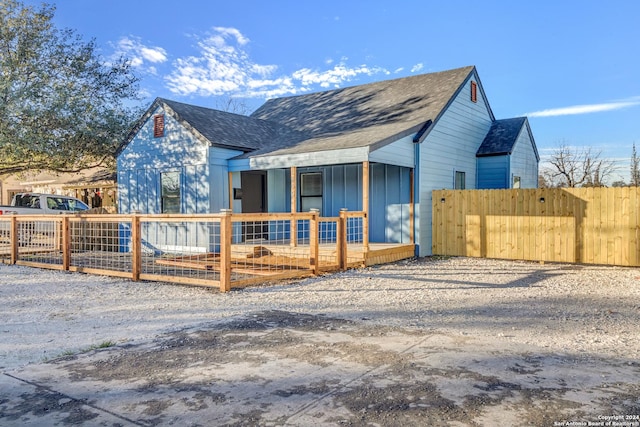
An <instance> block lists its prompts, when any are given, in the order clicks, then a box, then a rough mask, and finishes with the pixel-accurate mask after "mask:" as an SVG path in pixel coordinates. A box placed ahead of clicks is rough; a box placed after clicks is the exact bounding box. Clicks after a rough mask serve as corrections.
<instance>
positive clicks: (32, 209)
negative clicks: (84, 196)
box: [0, 193, 89, 246]
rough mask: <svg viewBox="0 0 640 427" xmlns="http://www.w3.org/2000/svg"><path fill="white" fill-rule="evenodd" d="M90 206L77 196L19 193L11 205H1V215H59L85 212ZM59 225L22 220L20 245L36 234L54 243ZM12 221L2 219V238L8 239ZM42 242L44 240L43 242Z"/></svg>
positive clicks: (0, 223) (30, 240) (0, 236)
mask: <svg viewBox="0 0 640 427" xmlns="http://www.w3.org/2000/svg"><path fill="white" fill-rule="evenodd" d="M88 209H89V206H87V205H86V204H84V203H83V202H82V201H80V200H78V199H76V198H75V197H69V196H58V195H55V194H39V193H18V194H16V195H15V196H13V200H11V205H10V206H0V215H58V214H70V213H77V212H84V211H87V210H88ZM56 234H57V227H56V225H55V223H54V222H53V221H26V222H23V221H20V223H19V226H18V241H19V244H20V246H24V245H28V244H30V243H32V242H33V239H34V237H36V236H45V237H46V238H47V244H53V243H52V242H54V241H55V238H56ZM9 235H10V223H9V222H8V221H0V239H2V240H3V241H4V240H6V239H8V238H9ZM41 243H42V242H41Z"/></svg>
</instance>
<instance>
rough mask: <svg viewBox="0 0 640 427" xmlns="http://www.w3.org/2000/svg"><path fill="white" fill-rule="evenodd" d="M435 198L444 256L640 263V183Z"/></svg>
mask: <svg viewBox="0 0 640 427" xmlns="http://www.w3.org/2000/svg"><path fill="white" fill-rule="evenodd" d="M432 197H433V200H434V203H433V223H432V226H433V236H434V240H433V253H434V254H436V255H454V256H474V257H487V258H504V259H524V260H532V261H534V260H535V261H553V262H572V263H573V262H579V263H587V264H610V265H622V266H640V245H639V244H638V238H640V212H639V211H640V209H638V204H639V203H640V187H630V188H573V189H562V188H554V189H514V190H463V191H450V190H436V191H434V192H433V196H432ZM441 200H444V202H440V201H441ZM436 201H437V202H436Z"/></svg>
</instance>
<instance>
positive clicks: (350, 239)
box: [345, 214, 365, 264]
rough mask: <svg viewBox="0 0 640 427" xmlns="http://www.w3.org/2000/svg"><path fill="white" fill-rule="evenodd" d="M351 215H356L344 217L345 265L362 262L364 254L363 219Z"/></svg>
mask: <svg viewBox="0 0 640 427" xmlns="http://www.w3.org/2000/svg"><path fill="white" fill-rule="evenodd" d="M351 215H358V214H350V215H349V216H347V217H346V224H345V227H346V237H347V264H353V263H359V262H363V261H364V252H365V248H364V247H363V245H364V217H363V216H351Z"/></svg>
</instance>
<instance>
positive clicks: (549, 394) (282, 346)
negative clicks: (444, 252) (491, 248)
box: [0, 258, 640, 426]
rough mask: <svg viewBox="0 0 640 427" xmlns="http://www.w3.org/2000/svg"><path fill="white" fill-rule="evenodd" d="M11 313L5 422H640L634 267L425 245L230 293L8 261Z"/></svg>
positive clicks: (1, 269)
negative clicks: (410, 256) (519, 258)
mask: <svg viewBox="0 0 640 427" xmlns="http://www.w3.org/2000/svg"><path fill="white" fill-rule="evenodd" d="M0 324H1V325H2V326H0V328H1V329H0V337H1V338H2V339H1V340H0V369H1V370H2V372H3V373H4V375H3V379H2V380H0V396H2V395H3V390H4V391H5V392H6V395H7V396H9V397H7V398H4V399H3V398H2V397H0V425H11V422H14V423H15V425H23V424H25V423H27V424H28V422H29V421H33V422H36V421H41V422H44V424H45V425H46V421H47V420H49V421H52V420H53V421H56V422H58V423H60V425H66V424H74V423H76V424H77V423H80V424H82V423H85V424H87V425H111V424H114V425H117V424H119V425H129V424H130V425H169V424H175V425H178V424H181V425H308V424H309V423H313V424H317V425H472V426H478V425H496V424H510V425H554V426H556V425H582V424H575V423H581V422H584V423H585V424H584V425H587V424H586V423H587V422H592V423H599V422H602V423H603V424H602V425H606V424H605V423H606V422H609V421H611V422H612V424H609V425H615V424H613V423H614V422H624V423H627V424H618V425H640V419H637V417H638V416H639V415H640V404H639V403H638V402H639V401H640V363H639V360H640V340H639V339H638V337H639V336H640V270H639V269H636V268H617V267H601V266H577V265H562V264H539V263H527V262H511V261H497V260H484V259H471V258H424V259H419V260H411V261H404V262H399V263H396V264H392V265H385V266H378V267H375V268H367V269H360V270H350V271H347V272H344V273H339V274H332V275H326V276H324V277H317V278H312V279H307V280H304V281H298V282H292V283H287V284H278V285H271V286H265V287H254V288H248V289H245V290H238V291H233V292H230V293H227V294H221V293H218V292H217V291H215V290H210V289H205V288H195V287H185V286H177V285H168V284H162V283H149V282H139V283H134V282H130V281H126V280H120V279H114V278H107V277H99V276H89V275H82V274H72V273H65V272H57V271H45V270H36V269H30V268H24V267H17V266H6V265H0ZM114 344H115V345H114ZM100 347H109V348H105V349H100ZM232 355H233V357H231V356H232ZM61 356H62V357H61ZM159 358H160V359H159ZM167 360H171V361H172V362H167ZM211 366H216V367H217V369H216V370H212V369H210V367H211ZM97 367H100V372H101V374H100V375H98V374H96V372H97ZM150 367H153V369H151V368H150ZM267 371H268V372H269V373H268V374H267V373H266V372H267ZM302 371H304V372H302ZM292 372H296V374H295V375H293V374H292ZM301 372H302V373H301ZM240 373H242V376H240V377H238V375H239V374H240ZM195 378H197V380H196V379H195ZM232 378H235V380H232ZM238 378H240V379H238ZM283 379H287V382H286V385H285V384H283V382H282V381H283ZM221 382H223V383H224V384H225V386H222V385H221V384H222V383H221ZM16 383H19V384H21V387H23V388H24V389H20V390H19V391H16V390H18V388H16ZM214 383H215V384H218V385H217V386H212V384H214ZM132 384H135V386H133V385H132ZM241 385H242V386H241ZM116 386H117V388H118V389H126V390H128V393H130V396H131V397H130V399H133V400H135V399H138V400H137V401H138V402H147V403H146V404H143V403H139V405H138V404H132V403H131V401H129V403H128V404H126V405H125V404H124V403H117V402H114V401H112V400H109V399H108V398H107V397H98V396H103V395H104V390H105V387H107V388H108V387H116ZM249 386H253V388H250V390H251V391H247V387H249ZM166 387H170V388H171V390H172V393H171V397H169V396H168V394H167V391H166ZM7 390H13V391H12V392H11V393H9V392H8V391H7ZM43 390H45V391H46V393H49V394H51V393H53V394H54V395H55V396H57V400H56V399H54V400H53V401H51V400H47V399H44V398H42V396H41V394H42V393H45V391H43ZM214 390H215V393H214V392H213V391H214ZM260 390H261V391H260ZM38 393H40V394H38ZM56 393H58V394H56ZM145 393H147V394H145ZM148 393H152V394H153V396H152V397H150V396H149V395H148ZM34 396H39V398H38V399H35V398H34ZM55 396H54V397H55ZM104 396H106V395H104ZM196 396H199V397H198V398H196ZM247 396H249V397H247ZM105 399H106V400H105ZM163 399H167V401H165V400H163ZM194 399H195V400H194ZM198 399H199V400H198ZM195 401H197V402H199V403H198V404H197V405H196V404H195V403H193V402H195ZM29 402H30V403H29ZM38 402H40V403H38ZM42 402H44V403H42ZM52 402H53V403H52ZM56 402H57V403H56ZM60 402H63V403H64V404H63V403H60ZM69 402H72V403H73V402H75V403H76V405H75V406H73V405H71V403H69ZM149 402H156V403H155V404H150V403H149ZM163 402H164V403H163ZM38 405H40V406H38ZM42 405H45V406H47V408H49V409H48V410H47V411H44V412H43V411H42V408H41V406H42ZM65 405H66V406H65ZM69 405H71V406H69ZM194 405H195V406H194ZM107 408H108V409H107ZM194 408H195V409H194ZM38 414H40V415H38ZM69 414H71V415H69ZM73 414H75V416H72V415H73ZM83 414H84V415H83ZM221 414H224V416H223V415H221ZM43 417H44V418H43ZM47 417H49V418H47ZM51 417H52V418H51ZM109 417H111V418H113V419H110V418H109ZM114 417H115V418H114ZM211 417H213V418H211ZM215 417H219V418H215ZM212 419H216V421H215V422H213V421H212ZM43 420H44V421H43ZM205 420H208V421H205ZM109 423H111V424H109ZM128 423H129V424H128ZM572 423H574V424H572ZM633 423H637V424H633ZM36 424H37V422H36ZM592 425H597V424H592Z"/></svg>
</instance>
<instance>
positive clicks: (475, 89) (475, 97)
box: [471, 81, 478, 102]
mask: <svg viewBox="0 0 640 427" xmlns="http://www.w3.org/2000/svg"><path fill="white" fill-rule="evenodd" d="M471 102H478V85H477V84H476V82H473V81H472V82H471Z"/></svg>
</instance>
